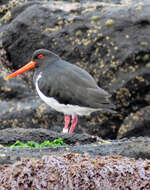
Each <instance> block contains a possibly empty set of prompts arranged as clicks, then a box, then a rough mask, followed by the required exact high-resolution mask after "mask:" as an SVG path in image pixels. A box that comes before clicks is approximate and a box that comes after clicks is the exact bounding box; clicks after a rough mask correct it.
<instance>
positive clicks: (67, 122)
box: [63, 115, 70, 133]
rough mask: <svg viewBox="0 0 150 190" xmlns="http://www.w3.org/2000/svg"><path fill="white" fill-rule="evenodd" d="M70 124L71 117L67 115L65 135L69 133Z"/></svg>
mask: <svg viewBox="0 0 150 190" xmlns="http://www.w3.org/2000/svg"><path fill="white" fill-rule="evenodd" d="M69 124H70V116H69V115H65V127H64V128H63V133H68V127H69Z"/></svg>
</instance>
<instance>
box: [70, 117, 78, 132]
mask: <svg viewBox="0 0 150 190" xmlns="http://www.w3.org/2000/svg"><path fill="white" fill-rule="evenodd" d="M77 123H78V117H77V115H74V117H73V119H72V124H71V127H70V130H69V133H72V132H73V131H74V129H75V127H76V125H77Z"/></svg>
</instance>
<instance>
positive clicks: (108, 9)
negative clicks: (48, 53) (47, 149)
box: [0, 0, 150, 138]
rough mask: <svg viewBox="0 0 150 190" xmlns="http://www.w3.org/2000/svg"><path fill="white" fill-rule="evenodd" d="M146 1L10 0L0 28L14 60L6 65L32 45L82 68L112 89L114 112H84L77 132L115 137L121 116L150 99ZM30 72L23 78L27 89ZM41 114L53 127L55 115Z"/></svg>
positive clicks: (21, 60) (15, 64)
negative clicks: (75, 0) (87, 114)
mask: <svg viewBox="0 0 150 190" xmlns="http://www.w3.org/2000/svg"><path fill="white" fill-rule="evenodd" d="M149 6H150V2H149V0H144V1H142V3H140V2H139V1H134V2H132V1H131V2H128V3H124V4H118V2H115V1H114V2H112V3H111V4H110V3H102V2H96V1H92V2H90V3H89V4H88V3H81V4H80V3H72V2H62V1H60V2H53V1H49V2H42V1H39V2H38V1H37V2H35V1H29V2H27V3H22V4H20V5H18V6H16V4H15V6H14V8H11V7H12V6H10V4H8V5H7V12H6V13H5V14H4V16H3V17H2V18H1V28H0V32H1V37H0V40H1V41H2V47H3V48H4V49H5V50H6V52H7V57H8V60H9V62H11V63H12V64H11V65H9V64H8V65H7V67H9V68H11V69H12V70H14V69H18V68H19V67H20V66H22V65H24V64H25V63H26V62H28V61H29V60H30V58H31V55H32V53H33V51H34V50H35V49H38V48H47V49H50V50H52V51H54V52H55V53H57V54H58V55H59V56H61V58H63V59H65V60H68V61H70V62H72V63H75V64H77V65H78V66H80V67H82V68H84V69H86V70H87V71H89V72H90V73H91V74H92V75H93V76H94V78H95V79H96V81H97V82H98V84H99V85H100V86H101V87H102V88H104V89H106V90H108V91H109V92H110V93H112V94H113V99H114V100H115V102H116V104H117V111H118V114H117V115H112V114H107V113H106V114H104V113H94V114H92V117H84V118H83V119H82V120H81V122H80V125H79V127H78V128H77V129H76V131H77V132H82V133H83V132H84V131H86V132H88V133H90V134H93V135H95V134H96V135H98V136H102V137H103V138H115V137H116V136H117V132H118V129H119V127H120V126H121V124H123V123H124V119H125V118H126V117H127V116H128V115H131V114H132V113H135V112H138V111H139V110H140V109H141V108H144V107H145V106H147V105H148V104H149V100H148V101H147V94H149V93H150V69H149V51H150V48H149V47H150V46H149V44H150V38H149V30H150V12H149ZM5 66H6V65H5ZM31 75H32V72H29V73H27V74H26V75H25V77H24V80H26V82H27V83H28V85H29V86H30V88H32V84H31V78H30V77H31ZM18 80H19V81H20V83H21V82H22V80H20V79H18ZM24 98H25V97H24ZM27 99H28V97H27ZM12 101H14V98H13V99H12ZM21 101H22V100H21ZM35 104H37V105H38V103H37V101H36V102H35ZM35 106H36V105H35ZM50 113H51V112H50ZM14 114H15V115H19V114H20V113H19V112H17V113H14ZM29 114H31V112H29ZM55 114H56V112H53V115H54V118H55V119H56V120H59V121H60V120H61V121H62V116H61V115H60V114H58V115H57V116H55ZM20 117H21V115H20ZM35 117H36V116H35V115H34V114H33V115H32V118H33V119H34V118H35ZM43 118H44V123H49V124H48V125H47V124H46V125H45V128H51V129H53V125H52V122H53V121H54V120H55V119H53V120H52V122H51V121H50V119H49V118H48V114H47V116H46V117H43ZM60 118H61V119H60ZM23 119H24V118H23ZM1 120H3V117H2V118H1ZM38 121H39V120H38ZM39 122H43V121H42V119H40V121H39ZM143 124H144V123H143ZM1 126H2V125H1ZM16 126H17V125H16ZM80 126H82V127H80ZM80 128H82V131H81V130H80ZM142 128H143V126H142ZM134 135H135V136H136V134H134Z"/></svg>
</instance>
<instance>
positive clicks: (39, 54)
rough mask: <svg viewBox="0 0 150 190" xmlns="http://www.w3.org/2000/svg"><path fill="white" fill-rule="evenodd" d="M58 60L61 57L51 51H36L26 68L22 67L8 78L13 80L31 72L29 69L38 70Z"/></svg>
mask: <svg viewBox="0 0 150 190" xmlns="http://www.w3.org/2000/svg"><path fill="white" fill-rule="evenodd" d="M57 59H59V57H58V56H57V55H56V54H54V53H53V52H51V51H49V50H46V49H39V50H36V51H35V52H34V53H33V55H32V59H31V61H30V62H29V63H27V64H26V65H25V66H23V67H21V68H20V69H18V70H17V71H15V72H14V73H12V74H10V75H9V76H8V77H7V78H8V79H10V78H13V77H15V76H17V75H20V74H21V73H23V72H25V71H27V70H29V69H33V68H38V67H40V66H41V65H42V64H43V63H46V62H52V61H55V60H57Z"/></svg>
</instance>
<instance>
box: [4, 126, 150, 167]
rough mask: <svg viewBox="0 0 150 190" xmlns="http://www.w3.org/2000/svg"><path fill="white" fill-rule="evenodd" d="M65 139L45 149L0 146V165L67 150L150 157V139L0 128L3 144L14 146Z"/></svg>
mask: <svg viewBox="0 0 150 190" xmlns="http://www.w3.org/2000/svg"><path fill="white" fill-rule="evenodd" d="M56 138H62V140H63V141H64V142H65V143H66V144H67V145H66V146H58V147H46V148H34V149H29V148H28V149H23V148H17V149H16V148H13V149H12V148H9V149H6V148H4V147H3V146H2V147H1V149H0V164H7V163H9V164H12V163H14V162H16V161H18V160H21V158H42V156H44V155H49V154H53V155H60V154H61V155H62V154H66V153H79V154H86V155H90V156H92V157H95V156H97V155H101V156H108V155H110V156H111V155H122V156H126V157H130V158H135V159H139V158H142V159H150V138H149V137H147V138H146V137H138V138H133V137H132V138H130V139H126V138H125V139H122V140H109V141H103V140H102V139H100V138H98V137H95V136H89V135H83V134H75V133H74V134H72V135H69V134H65V135H64V134H61V133H56V132H53V131H50V130H47V129H40V128H39V129H23V128H14V129H4V130H1V131H0V144H1V145H4V146H5V145H12V144H13V143H15V142H16V141H21V142H27V141H31V140H32V141H36V142H38V143H42V142H43V141H44V140H50V141H52V140H54V139H56Z"/></svg>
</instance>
